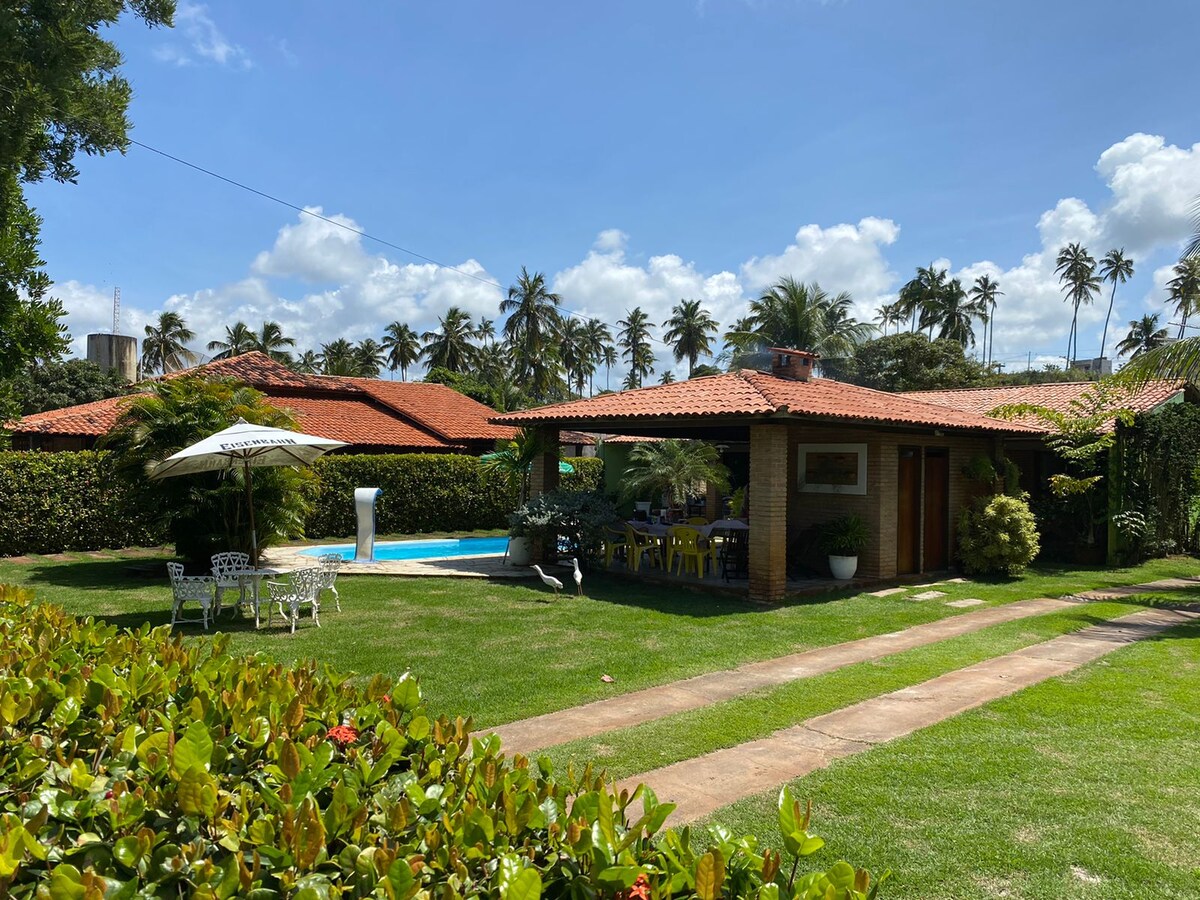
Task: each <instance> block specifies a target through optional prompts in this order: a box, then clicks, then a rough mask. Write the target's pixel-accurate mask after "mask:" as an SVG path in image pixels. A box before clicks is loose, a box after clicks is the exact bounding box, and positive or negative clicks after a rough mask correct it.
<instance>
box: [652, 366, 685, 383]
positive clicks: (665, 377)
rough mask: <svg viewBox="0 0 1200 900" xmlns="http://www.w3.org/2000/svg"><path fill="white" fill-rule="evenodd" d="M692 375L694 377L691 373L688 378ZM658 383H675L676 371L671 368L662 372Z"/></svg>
mask: <svg viewBox="0 0 1200 900" xmlns="http://www.w3.org/2000/svg"><path fill="white" fill-rule="evenodd" d="M691 377H692V376H691V375H688V378H691ZM658 383H659V384H674V383H675V373H674V372H672V371H671V370H670V369H667V370H666V371H665V372H663V373H662V375H661V376H659V379H658Z"/></svg>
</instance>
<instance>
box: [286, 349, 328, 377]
mask: <svg viewBox="0 0 1200 900" xmlns="http://www.w3.org/2000/svg"><path fill="white" fill-rule="evenodd" d="M292 368H293V369H295V370H296V371H297V372H299V373H300V374H301V375H316V374H317V373H319V372H320V371H321V357H320V356H318V355H317V354H316V353H314V352H313V351H312V350H305V351H304V352H303V353H301V354H300V355H299V356H297V357H296V359H295V360H294V361H293V362H292Z"/></svg>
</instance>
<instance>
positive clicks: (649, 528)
mask: <svg viewBox="0 0 1200 900" xmlns="http://www.w3.org/2000/svg"><path fill="white" fill-rule="evenodd" d="M629 525H630V527H631V528H633V530H634V531H640V532H642V533H644V534H650V535H653V536H654V537H656V538H665V537H666V536H667V534H668V533H669V530H670V529H671V528H674V527H676V526H683V527H685V528H695V529H696V530H697V531H698V532H700V536H701V537H704V538H709V537H712V534H713V532H714V531H749V530H750V526H749V525H747V524H746V523H745V522H743V521H742V520H741V519H717V521H715V522H709V523H708V524H707V525H688V524H687V523H686V522H676V523H674V524H673V525H668V524H666V523H665V522H658V523H654V522H636V521H630V522H629Z"/></svg>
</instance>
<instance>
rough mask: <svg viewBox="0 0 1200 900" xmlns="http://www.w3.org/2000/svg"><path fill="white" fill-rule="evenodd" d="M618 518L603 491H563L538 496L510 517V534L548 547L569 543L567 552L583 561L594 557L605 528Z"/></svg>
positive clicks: (615, 510)
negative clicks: (563, 542)
mask: <svg viewBox="0 0 1200 900" xmlns="http://www.w3.org/2000/svg"><path fill="white" fill-rule="evenodd" d="M618 518H620V517H619V516H618V514H617V508H616V506H614V505H613V502H612V501H611V500H610V499H609V498H608V497H606V496H604V495H603V494H601V493H600V492H599V491H572V490H569V489H566V488H559V489H558V490H556V491H550V492H549V493H547V494H542V495H541V496H540V497H534V498H533V499H532V500H530V501H529V502H528V503H525V504H524V505H522V506H521V507H520V508H518V509H517V511H516V512H514V513H513V514H512V515H511V516H509V520H508V522H509V533H510V534H511V535H512V536H513V537H529V538H533V539H535V540H540V541H544V542H546V543H547V544H549V543H551V542H555V541H558V540H563V541H565V542H566V543H565V546H564V547H563V548H562V549H563V550H564V552H565V553H567V554H569V555H571V556H575V557H577V558H578V559H579V560H581V561H586V560H590V559H592V558H594V557H595V556H596V554H597V553H599V551H600V544H601V542H602V541H603V540H604V528H605V526H607V525H611V524H612V523H613V522H615V521H616V520H617V519H618Z"/></svg>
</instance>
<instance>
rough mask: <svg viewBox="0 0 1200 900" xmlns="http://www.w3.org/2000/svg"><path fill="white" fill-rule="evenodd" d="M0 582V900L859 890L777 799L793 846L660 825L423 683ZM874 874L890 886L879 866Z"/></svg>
mask: <svg viewBox="0 0 1200 900" xmlns="http://www.w3.org/2000/svg"><path fill="white" fill-rule="evenodd" d="M31 601H32V595H31V594H30V593H29V592H27V591H23V590H21V589H16V588H11V587H7V586H3V585H0V630H2V631H3V632H4V634H5V636H6V640H5V642H4V643H3V645H0V784H2V785H4V790H3V791H0V896H5V897H10V896H11V897H14V898H17V900H33V898H35V897H37V898H41V897H47V898H52V900H76V898H78V900H87V898H93V897H94V898H105V897H108V898H114V900H117V898H121V900H124V898H130V900H132V898H135V897H198V898H213V900H216V898H229V897H249V898H256V900H268V898H295V900H333V898H337V897H346V898H350V897H380V898H391V900H414V898H430V897H436V898H446V900H449V898H463V900H465V898H474V897H481V898H489V900H541V898H547V900H558V898H563V900H567V898H572V900H580V898H593V900H599V898H623V900H634V898H637V900H652V898H668V897H670V898H679V900H689V898H697V900H717V898H730V900H740V898H746V900H751V898H753V900H784V898H786V900H793V898H795V900H865V898H869V897H874V896H876V893H875V892H876V890H877V888H878V885H877V884H876V885H872V884H871V879H870V878H869V876H868V874H867V873H866V872H865V871H862V870H855V869H854V868H853V867H852V866H850V865H848V864H847V863H844V862H840V863H836V864H834V865H833V866H832V867H831V868H830V869H828V870H827V871H815V872H809V873H806V874H803V875H799V876H798V875H797V866H796V865H794V864H793V859H794V860H795V862H796V863H798V862H799V860H800V858H801V857H804V856H809V855H811V854H812V853H814V852H816V851H817V850H819V849H820V848H821V847H822V845H823V843H824V842H823V841H822V840H821V839H820V838H819V837H817V836H815V835H813V834H811V833H810V832H809V831H808V815H807V814H805V813H804V811H803V810H802V809H801V807H800V805H799V804H798V803H796V802H795V801H794V800H793V799H792V797H791V795H790V793H788V791H787V790H786V789H785V790H784V792H783V794H782V795H781V798H780V814H779V824H780V832H781V834H780V838H781V839H782V845H783V849H784V853H785V854H786V857H784V856H781V854H780V853H778V852H775V851H772V850H763V849H761V848H760V847H759V845H758V842H757V840H756V839H755V838H754V837H735V836H734V835H732V834H731V833H729V832H728V831H726V830H725V829H721V828H716V829H713V832H712V835H711V837H706V836H702V833H701V832H699V831H697V832H694V833H693V832H691V831H690V830H689V829H684V830H683V831H681V832H674V831H667V832H665V833H662V834H659V833H658V832H659V830H660V829H661V828H662V825H663V823H664V821H665V820H666V818H667V817H668V815H670V813H671V811H672V809H673V806H672V805H671V804H669V803H659V801H658V799H657V798H656V797H655V796H654V794H653V793H652V792H651V791H649V790H646V789H644V788H639V789H638V790H636V791H634V792H633V793H632V794H629V793H626V792H622V793H621V794H620V795H616V794H614V793H613V791H612V790H610V789H609V787H608V786H607V785H606V783H605V781H604V779H603V778H602V777H600V776H597V775H595V774H593V773H592V771H591V768H590V767H588V768H587V769H585V771H584V772H583V773H582V775H581V776H580V777H579V778H573V777H571V776H570V775H568V778H567V779H566V780H563V781H558V780H555V778H554V777H553V775H552V773H551V771H550V769H549V765H548V764H547V763H544V762H539V763H536V764H531V763H530V761H529V760H527V759H525V758H524V757H521V756H513V757H511V758H510V757H508V756H506V755H505V754H503V752H502V749H501V746H500V740H499V738H497V737H495V736H494V735H493V736H490V737H486V738H483V739H475V740H472V738H471V735H470V729H471V723H470V721H469V720H468V721H464V720H462V719H459V720H457V721H454V722H452V721H450V720H449V719H446V718H444V717H443V718H440V719H434V718H432V717H431V716H430V714H429V713H428V712H427V710H426V709H425V708H424V706H423V705H422V702H421V695H420V691H419V689H418V686H417V683H416V681H415V680H414V679H413V678H412V677H410V676H409V675H407V674H405V675H402V676H401V677H400V678H398V679H393V678H389V677H386V676H383V675H376V676H374V677H373V678H371V679H370V680H369V681H367V680H359V679H352V678H348V677H346V676H344V675H339V674H336V673H333V672H330V671H329V670H328V669H326V668H324V667H319V666H318V665H317V664H316V663H315V662H298V663H297V662H289V663H286V664H280V663H276V662H273V661H271V660H269V659H268V658H267V657H266V656H264V655H256V656H237V655H232V654H230V653H229V639H228V635H220V636H218V637H217V638H215V639H213V640H209V639H207V638H202V639H197V640H188V641H186V642H185V641H184V639H183V638H182V637H180V636H179V635H172V634H171V632H170V629H169V628H167V627H162V628H157V629H153V630H151V629H150V628H148V627H142V628H140V629H138V630H137V631H127V630H118V629H117V628H115V627H113V626H109V625H105V624H101V623H98V622H96V621H95V620H94V619H90V618H89V619H77V618H75V617H73V616H69V615H67V614H65V613H64V612H63V611H62V610H61V609H60V608H58V607H55V606H50V605H32V602H31ZM885 878H886V876H885Z"/></svg>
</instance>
